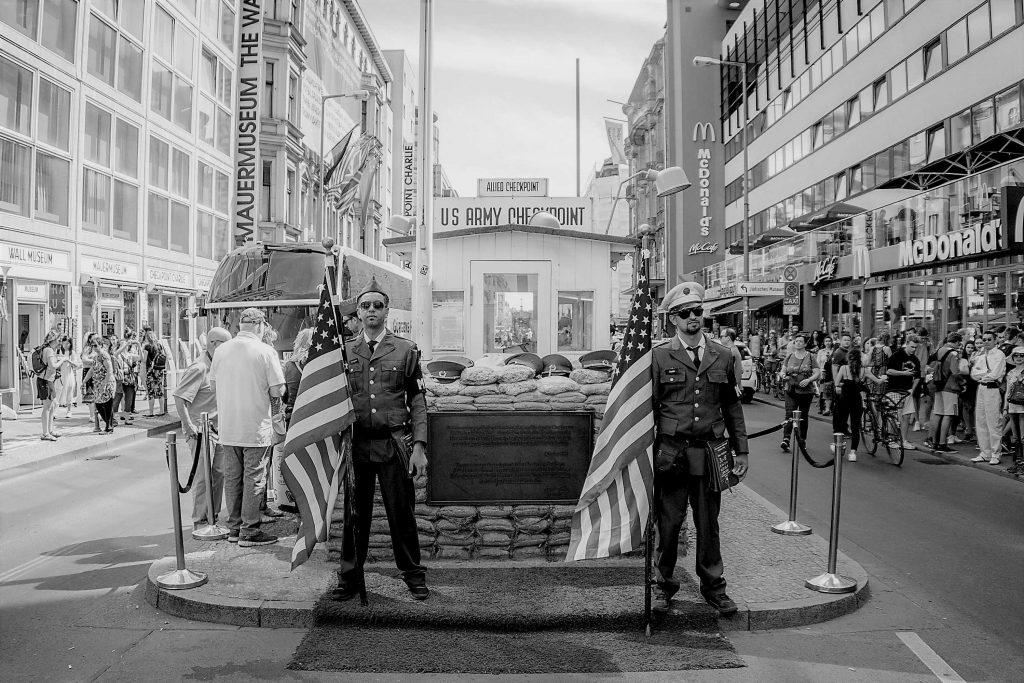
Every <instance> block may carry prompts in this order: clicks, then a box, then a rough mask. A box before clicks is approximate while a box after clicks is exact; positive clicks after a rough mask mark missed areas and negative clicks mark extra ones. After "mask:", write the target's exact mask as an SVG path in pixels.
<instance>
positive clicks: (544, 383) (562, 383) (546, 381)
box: [537, 377, 580, 396]
mask: <svg viewBox="0 0 1024 683" xmlns="http://www.w3.org/2000/svg"><path fill="white" fill-rule="evenodd" d="M579 390H580V385H579V384H577V383H576V382H574V381H572V380H571V379H569V378H568V377H541V378H540V379H539V380H537V391H539V392H540V393H542V394H547V395H548V396H554V395H555V394H562V393H565V392H566V391H579Z"/></svg>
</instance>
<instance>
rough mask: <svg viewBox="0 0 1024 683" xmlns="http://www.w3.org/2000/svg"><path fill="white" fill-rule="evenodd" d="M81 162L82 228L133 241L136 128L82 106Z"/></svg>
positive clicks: (135, 230) (92, 106) (135, 228)
mask: <svg viewBox="0 0 1024 683" xmlns="http://www.w3.org/2000/svg"><path fill="white" fill-rule="evenodd" d="M84 161H85V168H84V174H83V182H82V195H83V196H82V223H83V228H85V229H86V230H88V231H90V232H96V233H99V234H101V235H113V236H114V237H118V238H120V239H126V240H131V241H137V240H138V223H139V216H138V192H139V190H138V186H137V185H136V182H135V181H136V180H137V177H138V170H139V168H138V164H139V128H138V126H135V125H134V124H132V123H130V122H128V121H126V120H123V119H121V118H118V117H116V116H114V115H113V114H111V113H110V112H107V111H106V110H104V109H101V108H100V107H98V106H96V105H95V104H93V103H92V102H86V106H85V150H84Z"/></svg>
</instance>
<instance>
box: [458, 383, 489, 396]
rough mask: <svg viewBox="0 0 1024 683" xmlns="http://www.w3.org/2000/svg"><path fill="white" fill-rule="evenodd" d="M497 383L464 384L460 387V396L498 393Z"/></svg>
mask: <svg viewBox="0 0 1024 683" xmlns="http://www.w3.org/2000/svg"><path fill="white" fill-rule="evenodd" d="M497 393H498V385H497V384H484V385H482V386H476V385H472V386H464V387H462V388H461V389H459V396H474V397H476V396H487V395H489V394H497Z"/></svg>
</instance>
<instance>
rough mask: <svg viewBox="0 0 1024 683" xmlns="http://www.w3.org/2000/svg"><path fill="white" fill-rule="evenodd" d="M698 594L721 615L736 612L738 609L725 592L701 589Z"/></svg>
mask: <svg viewBox="0 0 1024 683" xmlns="http://www.w3.org/2000/svg"><path fill="white" fill-rule="evenodd" d="M700 594H701V595H703V596H704V601H705V602H707V603H708V604H709V605H711V606H712V607H714V608H715V609H717V610H718V613H719V614H721V615H722V616H723V617H726V616H729V615H730V614H736V612H738V611H739V607H737V606H736V603H735V602H733V600H732V598H730V597H729V596H728V595H726V594H725V593H711V592H705V591H703V590H701V592H700Z"/></svg>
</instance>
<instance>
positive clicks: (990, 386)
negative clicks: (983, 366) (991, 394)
mask: <svg viewBox="0 0 1024 683" xmlns="http://www.w3.org/2000/svg"><path fill="white" fill-rule="evenodd" d="M981 386H983V387H985V388H986V389H998V388H999V387H1001V386H1002V384H1000V383H999V382H982V383H981Z"/></svg>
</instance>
